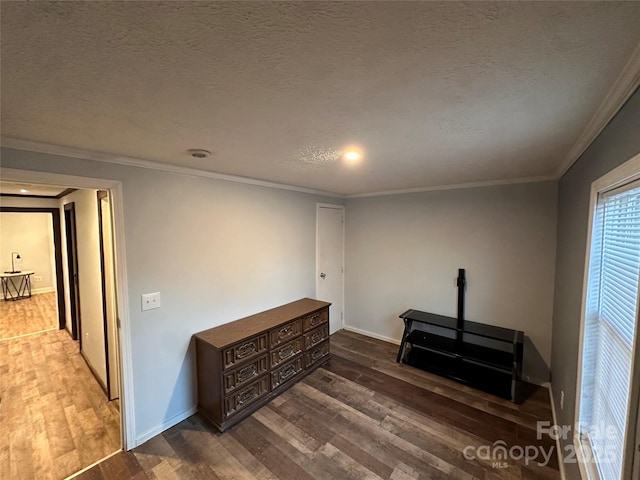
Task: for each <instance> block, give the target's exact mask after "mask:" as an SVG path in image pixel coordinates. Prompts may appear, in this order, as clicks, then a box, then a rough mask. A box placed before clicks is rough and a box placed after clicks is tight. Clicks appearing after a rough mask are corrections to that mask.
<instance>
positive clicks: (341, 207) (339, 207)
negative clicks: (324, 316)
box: [316, 203, 347, 329]
mask: <svg viewBox="0 0 640 480" xmlns="http://www.w3.org/2000/svg"><path fill="white" fill-rule="evenodd" d="M321 208H331V209H333V210H340V211H341V212H342V261H341V263H342V276H341V282H342V285H341V289H340V291H341V293H340V295H341V297H342V298H341V302H342V312H341V313H342V315H341V316H342V318H341V319H340V328H341V329H344V325H345V317H346V310H347V309H346V306H345V304H344V284H345V281H344V277H345V273H346V272H345V266H344V259H345V248H346V245H345V224H346V221H347V219H346V209H345V207H344V205H340V204H333V203H316V298H318V289H319V287H320V273H321V272H320V265H319V259H320V255H319V251H318V245H319V238H320V237H319V236H320V220H319V219H320V215H319V213H320V209H321ZM329 321H331V319H329Z"/></svg>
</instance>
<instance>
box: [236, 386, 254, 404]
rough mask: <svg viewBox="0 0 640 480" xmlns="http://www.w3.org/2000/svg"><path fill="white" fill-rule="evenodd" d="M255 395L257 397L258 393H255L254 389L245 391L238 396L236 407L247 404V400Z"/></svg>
mask: <svg viewBox="0 0 640 480" xmlns="http://www.w3.org/2000/svg"><path fill="white" fill-rule="evenodd" d="M257 395H258V392H256V387H251V388H249V389H247V390H245V391H244V392H242V393H241V394H240V395H238V406H240V405H242V404H243V403H246V402H248V401H249V400H251V399H252V398H254V397H255V396H257Z"/></svg>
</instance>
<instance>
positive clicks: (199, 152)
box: [187, 148, 211, 158]
mask: <svg viewBox="0 0 640 480" xmlns="http://www.w3.org/2000/svg"><path fill="white" fill-rule="evenodd" d="M187 153H188V154H189V155H191V156H192V157H193V158H207V157H210V156H211V152H210V151H209V150H204V149H202V148H190V149H189V150H187Z"/></svg>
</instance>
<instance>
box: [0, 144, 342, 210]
mask: <svg viewBox="0 0 640 480" xmlns="http://www.w3.org/2000/svg"><path fill="white" fill-rule="evenodd" d="M0 145H1V146H2V147H5V148H12V149H15V150H26V151H30V152H37V153H46V154H49V155H60V156H63V157H71V158H80V159H84V160H94V161H97V162H104V163H113V164H116V165H126V166H129V167H138V168H147V169H150V170H159V171H162V172H169V173H178V174H181V175H192V176H196V177H205V178H212V179H215V180H225V181H227V182H235V183H244V184H247V185H256V186H259V187H267V188H277V189H280V190H289V191H293V192H300V193H308V194H311V195H320V196H323V197H332V198H344V195H341V194H339V193H332V192H325V191H323V190H315V189H312V188H305V187H298V186H295V185H287V184H284V183H276V182H267V181H265V180H259V179H257V178H249V177H241V176H237V175H227V174H224V173H216V172H210V171H208V170H200V169H197V168H191V167H180V166H178V165H171V164H168V163H161V162H154V161H151V160H142V159H139V158H133V157H126V156H120V155H112V154H109V153H103V152H95V151H92V150H83V149H80V148H73V147H64V146H61V145H52V144H49V143H43V142H35V141H32V140H23V139H19V138H13V137H0Z"/></svg>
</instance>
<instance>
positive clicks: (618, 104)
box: [555, 44, 640, 179]
mask: <svg viewBox="0 0 640 480" xmlns="http://www.w3.org/2000/svg"><path fill="white" fill-rule="evenodd" d="M638 85H640V44H638V45H637V46H636V48H635V50H634V51H633V54H632V55H631V58H630V59H629V61H628V62H627V64H626V65H625V67H624V68H623V69H622V72H621V73H620V75H619V76H618V78H617V79H616V81H615V82H614V83H613V85H612V86H611V89H610V90H609V93H607V95H606V97H604V100H603V101H602V103H601V104H600V106H599V107H598V109H597V110H596V112H595V114H594V115H593V117H592V118H591V120H590V121H589V123H587V126H586V127H585V129H584V130H583V132H582V134H581V135H580V136H579V137H578V140H577V141H576V143H575V144H574V145H573V147H572V148H571V150H569V153H568V154H567V156H566V157H565V158H564V160H563V161H562V162H561V163H560V166H559V167H558V170H557V171H556V175H555V176H556V178H558V179H559V178H560V177H562V176H563V175H564V174H565V173H566V172H567V170H569V169H570V168H571V166H572V165H573V164H574V163H575V162H576V160H578V158H580V156H581V155H582V154H583V153H584V152H585V150H586V149H587V148H589V145H591V143H593V141H594V140H595V139H596V137H597V136H598V135H599V134H600V132H602V130H604V127H606V126H607V124H608V123H609V122H610V121H611V119H612V118H613V117H614V116H615V115H616V113H618V112H619V111H620V109H621V108H622V107H623V105H624V104H625V102H626V101H627V100H628V99H629V97H630V96H631V95H632V94H633V92H634V91H635V90H636V88H638Z"/></svg>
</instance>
